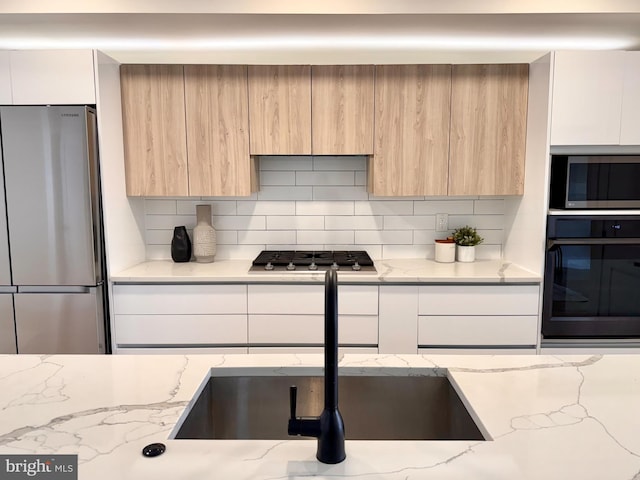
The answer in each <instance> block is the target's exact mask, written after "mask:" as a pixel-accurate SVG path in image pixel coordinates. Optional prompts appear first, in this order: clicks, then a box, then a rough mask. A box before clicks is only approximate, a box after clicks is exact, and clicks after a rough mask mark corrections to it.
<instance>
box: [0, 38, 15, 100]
mask: <svg viewBox="0 0 640 480" xmlns="http://www.w3.org/2000/svg"><path fill="white" fill-rule="evenodd" d="M11 103H13V98H12V95H11V69H10V63H9V52H8V51H0V105H11Z"/></svg>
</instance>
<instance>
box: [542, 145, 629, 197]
mask: <svg viewBox="0 0 640 480" xmlns="http://www.w3.org/2000/svg"><path fill="white" fill-rule="evenodd" d="M550 207H551V208H562V209H591V208H594V209H598V208H606V209H619V208H640V156H634V155H599V156H595V155H553V156H552V157H551V196H550Z"/></svg>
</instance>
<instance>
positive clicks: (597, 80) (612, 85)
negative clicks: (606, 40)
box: [551, 51, 637, 145]
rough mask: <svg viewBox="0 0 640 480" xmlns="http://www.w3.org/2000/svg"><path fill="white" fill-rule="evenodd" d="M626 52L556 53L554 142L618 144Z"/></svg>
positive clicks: (563, 143) (568, 143)
mask: <svg viewBox="0 0 640 480" xmlns="http://www.w3.org/2000/svg"><path fill="white" fill-rule="evenodd" d="M626 53H627V52H612V51H599V52H586V51H583V52H556V53H555V61H554V71H553V102H552V107H551V145H618V143H619V142H620V121H621V120H620V111H621V108H622V83H623V78H624V68H625V66H624V64H625V57H626ZM636 90H637V88H636Z"/></svg>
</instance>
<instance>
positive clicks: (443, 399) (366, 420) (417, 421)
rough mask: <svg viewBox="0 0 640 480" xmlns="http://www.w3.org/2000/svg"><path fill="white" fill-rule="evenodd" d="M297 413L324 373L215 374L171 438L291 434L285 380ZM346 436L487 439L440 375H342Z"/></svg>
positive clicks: (304, 411) (316, 409) (305, 409)
mask: <svg viewBox="0 0 640 480" xmlns="http://www.w3.org/2000/svg"><path fill="white" fill-rule="evenodd" d="M291 385H297V387H298V404H297V415H298V416H317V415H319V414H320V412H321V411H322V408H323V404H324V378H323V377H322V376H230V377H218V376H212V377H210V378H209V380H208V381H207V383H206V384H205V385H204V387H203V388H202V389H201V391H200V393H199V395H198V396H197V397H196V398H194V401H192V402H191V405H193V407H192V408H191V410H190V411H189V413H188V414H187V416H186V417H183V419H184V420H183V421H182V423H181V424H179V425H178V427H177V430H174V431H175V435H174V438H176V439H253V440H282V439H290V440H291V439H296V438H301V437H290V436H289V435H287V420H288V418H289V387H290V386H291ZM338 392H339V408H340V412H341V413H342V417H343V418H344V424H345V433H346V438H347V440H485V438H484V437H483V435H482V433H481V432H480V430H479V429H478V426H477V425H476V423H475V422H474V420H473V419H472V417H471V415H470V414H469V412H468V411H467V409H466V408H465V406H464V404H463V402H462V401H461V399H460V397H459V396H458V394H457V392H456V391H455V389H454V388H453V386H452V385H451V383H450V382H449V379H448V378H447V377H443V376H383V375H378V376H360V375H353V376H349V375H346V376H340V377H339V379H338Z"/></svg>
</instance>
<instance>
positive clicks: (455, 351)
mask: <svg viewBox="0 0 640 480" xmlns="http://www.w3.org/2000/svg"><path fill="white" fill-rule="evenodd" d="M418 354H420V355H535V354H536V349H535V348H533V347H531V348H499V347H498V348H419V349H418Z"/></svg>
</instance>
